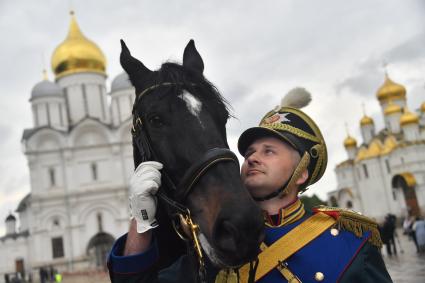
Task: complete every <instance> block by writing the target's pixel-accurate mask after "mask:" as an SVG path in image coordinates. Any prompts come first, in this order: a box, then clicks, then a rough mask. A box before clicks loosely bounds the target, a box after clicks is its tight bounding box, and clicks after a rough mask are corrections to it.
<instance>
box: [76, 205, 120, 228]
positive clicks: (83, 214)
mask: <svg viewBox="0 0 425 283" xmlns="http://www.w3.org/2000/svg"><path fill="white" fill-rule="evenodd" d="M95 211H107V212H109V213H111V214H112V215H113V216H114V217H115V218H119V211H118V209H117V208H115V207H113V206H111V204H109V203H105V202H103V203H99V202H98V203H96V204H95V205H94V206H92V204H91V205H88V206H87V207H86V208H84V209H83V210H82V211H81V213H80V215H79V217H78V224H80V223H83V222H84V220H85V219H87V217H88V216H89V215H90V214H92V213H93V212H95Z"/></svg>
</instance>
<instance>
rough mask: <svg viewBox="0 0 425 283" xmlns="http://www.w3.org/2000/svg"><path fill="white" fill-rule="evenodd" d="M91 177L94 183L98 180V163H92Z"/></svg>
mask: <svg viewBox="0 0 425 283" xmlns="http://www.w3.org/2000/svg"><path fill="white" fill-rule="evenodd" d="M91 176H92V179H93V181H96V180H97V177H98V176H97V164H96V163H92V164H91Z"/></svg>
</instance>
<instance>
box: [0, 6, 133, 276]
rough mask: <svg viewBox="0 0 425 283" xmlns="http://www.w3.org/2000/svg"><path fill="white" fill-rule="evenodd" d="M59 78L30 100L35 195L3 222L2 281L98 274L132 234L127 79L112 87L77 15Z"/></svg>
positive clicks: (57, 61)
mask: <svg viewBox="0 0 425 283" xmlns="http://www.w3.org/2000/svg"><path fill="white" fill-rule="evenodd" d="M51 65H52V70H53V72H54V74H55V80H54V81H49V80H48V78H47V75H46V74H45V78H44V80H42V81H41V82H39V83H37V84H36V85H35V86H34V87H33V89H32V91H31V97H30V100H29V101H30V104H31V109H32V113H33V127H32V128H31V129H26V130H24V132H23V136H22V147H23V152H24V154H25V156H26V157H27V161H28V166H29V172H30V182H31V191H30V193H29V194H28V195H27V196H26V197H25V198H24V199H22V200H21V202H20V203H19V205H18V207H17V209H16V213H17V214H18V215H19V227H17V218H16V217H15V216H14V215H9V216H8V217H7V219H6V235H4V236H2V237H0V249H1V251H2V253H1V254H2V256H1V257H0V282H3V280H5V279H4V278H5V275H6V274H10V273H14V272H19V273H20V274H21V275H20V276H25V277H27V276H28V275H29V274H31V273H32V275H33V276H36V277H38V272H39V270H40V269H41V268H43V267H44V268H46V267H49V268H52V267H53V268H55V269H57V270H60V271H62V272H63V271H67V272H75V271H83V270H94V269H101V268H103V267H104V265H105V260H106V254H107V252H108V250H109V248H110V246H111V244H112V242H113V241H114V240H115V239H116V238H117V237H119V236H120V235H122V234H123V233H125V232H126V231H127V230H128V225H129V212H128V179H129V177H130V175H131V173H132V171H133V170H134V165H133V154H132V144H131V134H130V128H131V122H132V121H131V108H132V104H133V101H134V89H133V87H132V86H131V84H130V82H129V80H128V77H127V75H126V74H125V73H122V74H120V75H118V76H117V77H116V78H115V79H114V80H113V81H112V84H111V89H110V91H108V90H107V88H106V59H105V56H104V55H103V53H102V51H101V50H100V48H99V47H98V46H97V45H96V44H95V43H94V42H92V41H91V40H89V39H88V38H87V37H85V36H84V35H83V33H82V32H81V30H80V28H79V26H78V24H77V21H76V18H75V16H74V15H73V13H71V21H70V26H69V32H68V35H67V37H66V39H65V40H64V41H63V42H62V43H61V44H60V45H59V46H58V47H57V48H56V49H55V51H54V52H53V55H52V59H51Z"/></svg>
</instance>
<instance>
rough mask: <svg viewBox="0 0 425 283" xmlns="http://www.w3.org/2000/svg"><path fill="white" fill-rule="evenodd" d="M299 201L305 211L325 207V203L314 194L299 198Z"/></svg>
mask: <svg viewBox="0 0 425 283" xmlns="http://www.w3.org/2000/svg"><path fill="white" fill-rule="evenodd" d="M300 199H301V201H302V202H303V203H304V207H305V210H307V211H311V210H312V208H313V207H315V206H318V205H322V204H323V205H326V202H324V201H323V200H321V199H320V198H319V197H318V196H317V195H316V194H314V195H312V196H311V197H309V196H306V195H304V196H301V198H300Z"/></svg>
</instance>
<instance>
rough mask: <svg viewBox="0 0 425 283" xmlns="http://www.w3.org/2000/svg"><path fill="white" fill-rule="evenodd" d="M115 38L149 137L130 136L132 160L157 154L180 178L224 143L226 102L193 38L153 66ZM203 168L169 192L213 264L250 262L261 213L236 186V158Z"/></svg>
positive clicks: (260, 226)
mask: <svg viewBox="0 0 425 283" xmlns="http://www.w3.org/2000/svg"><path fill="white" fill-rule="evenodd" d="M121 43H122V51H121V58H120V59H121V65H122V67H123V68H124V70H125V71H126V72H127V73H128V75H129V78H130V80H131V82H132V84H133V85H134V87H135V89H136V101H135V104H134V108H133V115H134V116H135V117H139V118H140V120H139V121H136V123H138V122H139V123H143V130H144V131H145V132H146V133H147V135H148V142H147V141H146V138H145V139H142V138H140V137H139V136H137V135H134V138H133V147H134V158H135V165H136V166H137V165H138V163H140V162H141V161H142V160H145V159H157V160H158V161H160V162H162V163H163V164H164V170H163V172H164V171H165V172H166V173H167V175H168V176H169V179H171V180H172V182H173V183H175V184H181V182H182V181H183V179H185V178H184V176H185V174H186V175H187V171H188V170H189V171H192V169H193V166H192V165H193V164H196V163H198V162H199V161H200V160H202V159H205V158H206V157H205V155H206V153H207V152H210V150H211V149H214V148H228V145H227V141H226V129H225V125H226V122H227V119H228V118H229V112H228V110H227V108H226V104H225V102H224V101H223V98H222V97H221V96H220V94H219V93H218V91H217V89H216V88H215V87H214V86H213V85H212V84H211V83H210V82H209V81H208V80H206V79H205V78H204V76H203V69H204V64H203V61H202V58H201V56H200V55H199V53H198V51H197V50H196V48H195V45H194V42H193V40H191V41H190V42H189V43H188V45H187V46H186V48H185V50H184V55H183V64H182V65H179V64H175V63H168V62H167V63H164V64H163V65H162V66H161V68H160V69H159V70H157V71H150V70H149V69H148V68H146V67H145V66H144V65H143V63H141V62H140V61H139V60H137V59H135V58H134V57H132V56H131V54H130V52H129V50H128V48H127V46H126V45H125V43H124V42H123V41H122V42H121ZM146 143H149V144H151V147H152V149H153V151H154V156H150V154H149V152H148V151H147V144H146ZM207 155H208V154H207ZM207 159H208V158H207ZM234 159H236V158H234ZM202 171H205V172H202V174H199V175H198V176H200V177H199V178H198V179H197V180H196V182H193V186H191V187H190V188H189V191H186V192H185V193H182V191H179V190H187V188H184V187H185V186H183V187H182V186H177V191H175V192H172V193H171V194H172V196H171V197H172V198H177V199H179V198H180V201H181V202H182V203H183V204H184V205H185V206H186V207H187V208H189V210H190V211H191V216H192V218H193V220H194V221H195V222H196V223H197V224H198V225H199V227H200V235H199V238H200V242H201V246H202V248H203V250H204V252H205V253H206V254H207V255H208V257H209V258H210V259H211V260H212V262H213V263H215V264H217V265H221V266H236V265H239V264H241V263H243V262H246V261H248V260H252V259H253V258H255V256H256V255H257V253H258V246H259V242H260V241H261V238H262V230H263V219H262V215H261V212H260V209H259V208H258V207H257V205H256V204H255V203H254V201H253V200H252V199H251V197H250V196H249V194H248V192H247V190H246V189H245V188H244V186H243V185H242V182H241V180H240V173H239V166H238V164H237V162H217V163H215V164H214V165H213V166H210V167H207V168H205V170H202ZM183 183H185V182H184V181H183ZM163 185H164V182H163ZM182 195H183V197H181V196H182Z"/></svg>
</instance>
